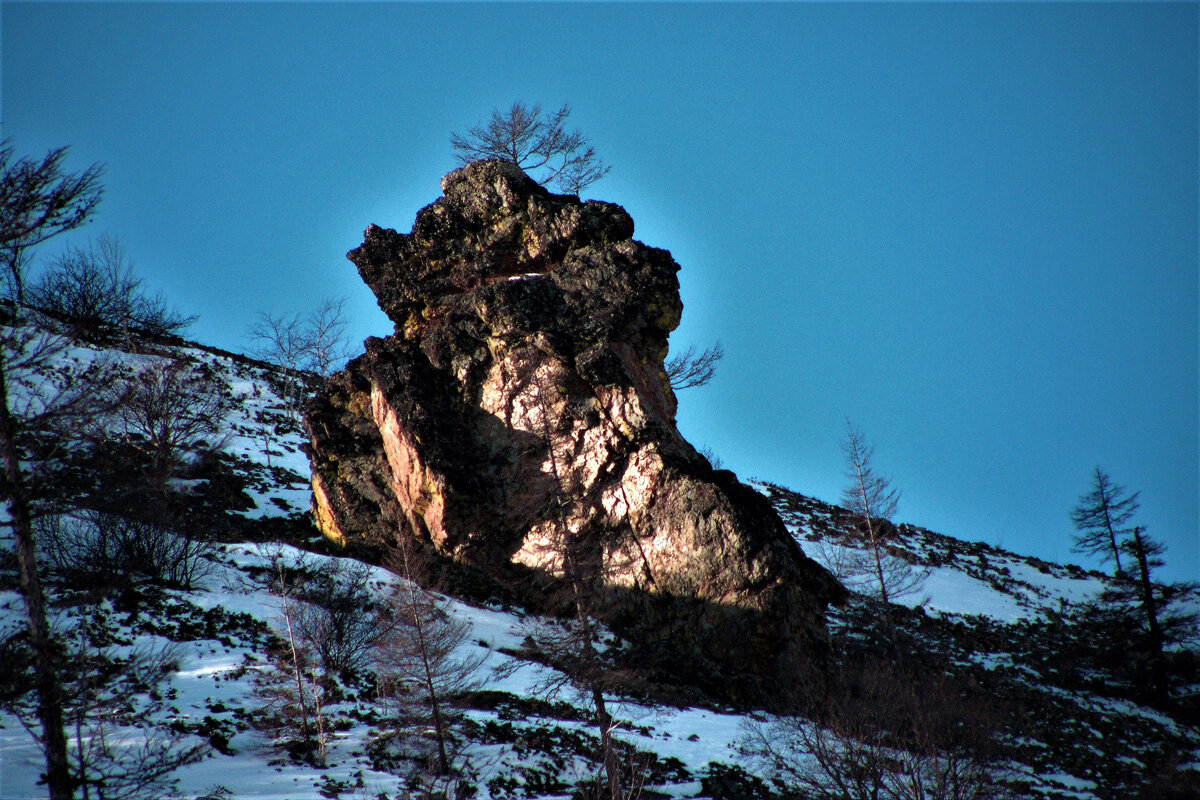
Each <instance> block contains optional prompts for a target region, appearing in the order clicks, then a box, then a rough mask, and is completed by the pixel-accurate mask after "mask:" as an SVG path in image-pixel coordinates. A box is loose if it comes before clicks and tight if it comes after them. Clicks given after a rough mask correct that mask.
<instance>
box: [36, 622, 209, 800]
mask: <svg viewBox="0 0 1200 800" xmlns="http://www.w3.org/2000/svg"><path fill="white" fill-rule="evenodd" d="M106 635H107V633H106V632H105V631H103V630H101V631H99V632H98V631H95V630H93V629H92V625H91V624H90V622H89V621H87V620H80V621H79V624H78V625H76V626H75V627H74V629H73V630H72V631H71V633H70V637H69V641H67V642H66V650H67V656H66V664H67V667H66V668H65V670H64V676H65V682H64V683H65V686H64V695H65V703H64V707H65V717H66V723H67V728H68V730H69V731H70V738H71V745H72V747H71V749H70V761H69V764H70V773H71V779H72V784H73V785H74V786H76V787H77V789H76V791H77V792H78V794H79V795H80V796H81V797H82V798H83V800H91V798H96V799H97V800H105V798H121V800H126V798H128V800H155V798H160V797H164V796H166V795H168V794H169V793H170V790H171V787H172V786H173V785H174V783H175V782H174V781H173V780H172V779H171V777H170V776H171V773H173V772H174V771H175V770H177V769H179V768H180V767H183V766H186V765H187V764H192V763H195V762H197V761H200V760H201V759H203V758H204V757H205V755H206V754H207V753H208V751H209V747H208V745H207V744H206V743H202V742H200V741H197V740H195V739H191V737H189V735H188V734H186V733H183V732H181V731H177V730H174V729H172V728H169V727H166V726H162V725H160V724H158V723H156V722H155V721H154V720H153V719H152V717H153V715H154V714H155V713H156V712H158V711H160V710H161V706H162V703H161V702H158V701H156V700H154V699H153V692H152V691H150V689H152V688H153V687H158V686H160V685H161V684H162V682H163V680H164V679H165V678H166V676H167V675H168V674H169V673H170V672H171V669H172V665H173V664H174V663H175V662H176V661H177V655H176V653H175V651H174V650H173V648H172V647H171V646H170V645H167V646H158V645H136V646H134V647H132V648H129V649H128V650H127V651H126V652H123V653H118V652H117V651H116V650H115V649H114V648H110V647H105V646H102V645H100V644H98V642H99V641H102V640H103V638H104V637H105V636H106ZM15 710H16V711H17V712H18V718H19V719H21V721H22V723H23V724H25V726H26V729H27V730H29V732H30V733H31V734H32V735H33V736H34V738H35V739H39V740H40V738H41V737H40V736H39V734H38V731H37V730H36V729H35V727H34V726H33V725H32V721H31V720H29V721H27V718H28V717H29V716H30V715H29V714H28V712H27V710H26V709H24V708H23V707H21V706H20V705H18V706H17V707H16V709H15Z"/></svg>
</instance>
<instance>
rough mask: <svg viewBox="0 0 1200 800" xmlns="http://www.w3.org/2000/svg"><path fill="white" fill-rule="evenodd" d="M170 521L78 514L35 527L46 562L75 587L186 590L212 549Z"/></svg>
mask: <svg viewBox="0 0 1200 800" xmlns="http://www.w3.org/2000/svg"><path fill="white" fill-rule="evenodd" d="M172 521H173V520H167V521H159V520H156V519H152V518H145V519H137V518H130V517H126V516H122V515H120V514H114V513H111V512H104V511H97V510H94V509H83V510H78V511H73V512H68V513H66V514H60V515H54V516H45V517H40V518H39V519H38V520H37V521H36V523H35V527H36V530H37V534H38V540H39V542H40V544H41V550H42V552H43V553H44V554H45V557H46V559H47V560H48V561H49V563H50V564H51V565H52V566H53V567H54V568H55V569H56V570H57V571H58V572H59V573H61V574H62V575H63V576H64V577H66V578H68V579H69V580H71V581H72V582H73V583H74V584H75V585H92V586H101V587H110V586H116V585H120V584H122V583H123V582H126V581H128V580H129V579H130V578H132V577H134V576H140V577H143V578H146V579H148V580H150V581H154V582H156V583H161V584H166V585H169V586H177V587H181V588H185V589H186V588H191V587H192V586H194V585H195V583H196V581H197V580H198V579H199V578H201V577H202V576H204V575H205V574H207V573H208V572H209V567H211V562H210V561H208V560H207V556H208V555H209V554H210V553H212V551H213V544H212V541H211V540H210V539H208V538H206V537H200V536H196V535H192V532H191V531H190V530H189V529H188V528H187V527H186V526H182V527H183V528H184V529H183V530H178V529H177V528H176V527H174V526H172V525H171V524H170V522H172Z"/></svg>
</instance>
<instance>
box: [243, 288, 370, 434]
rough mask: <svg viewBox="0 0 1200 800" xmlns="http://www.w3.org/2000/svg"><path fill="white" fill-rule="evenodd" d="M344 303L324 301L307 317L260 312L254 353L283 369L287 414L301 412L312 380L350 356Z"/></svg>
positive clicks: (295, 415) (253, 339)
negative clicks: (346, 337)
mask: <svg viewBox="0 0 1200 800" xmlns="http://www.w3.org/2000/svg"><path fill="white" fill-rule="evenodd" d="M345 302H346V301H345V300H344V299H337V300H324V301H322V302H321V304H320V305H318V306H317V307H316V308H315V309H313V310H312V311H310V312H308V313H307V314H299V313H297V314H290V315H289V314H271V313H268V312H265V311H264V312H261V313H260V314H259V315H258V320H257V321H256V322H255V323H254V324H253V325H251V326H250V329H249V335H250V341H251V347H252V349H251V352H253V353H254V354H255V355H256V356H258V357H259V358H262V359H264V360H266V361H270V362H271V363H273V364H277V365H278V366H280V367H282V368H283V381H284V385H283V394H284V400H285V403H286V405H287V410H288V414H289V415H290V416H291V417H292V419H293V420H298V419H299V417H300V408H301V406H302V405H303V402H304V395H305V392H306V390H307V388H308V382H309V381H310V379H311V377H312V376H314V375H315V376H320V377H324V376H326V375H329V374H330V373H331V372H332V371H333V370H334V369H336V368H338V367H340V366H341V365H342V364H343V363H344V362H345V360H346V358H347V357H348V356H349V354H350V350H349V348H348V347H347V345H346V339H345V336H346V319H345Z"/></svg>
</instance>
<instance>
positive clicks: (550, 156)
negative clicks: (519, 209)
mask: <svg viewBox="0 0 1200 800" xmlns="http://www.w3.org/2000/svg"><path fill="white" fill-rule="evenodd" d="M570 113H571V109H570V107H569V106H567V105H566V104H565V103H564V104H563V106H562V107H561V108H560V109H558V110H557V111H555V112H552V113H550V112H543V111H542V107H541V106H540V105H537V104H535V105H533V106H532V107H530V106H526V105H525V104H524V103H521V102H515V103H513V104H512V106H511V107H510V108H509V109H508V111H501V110H499V109H496V110H495V111H493V112H492V117H491V119H490V120H489V121H488V122H487V124H482V123H480V124H478V125H472V126H471V127H469V128H467V132H466V133H465V134H459V133H452V134H451V135H450V145H451V147H453V148H454V152H455V155H456V156H457V158H458V160H459V162H461V163H463V164H468V163H470V162H472V161H477V160H479V159H485V158H495V159H500V160H503V161H511V162H512V163H513V164H516V165H517V166H518V167H520V168H521V169H522V170H524V171H525V172H526V173H529V174H531V175H532V176H533V177H534V179H535V180H536V181H537V182H538V183H540V184H542V185H543V186H547V185H550V184H556V185H557V186H558V187H559V188H561V189H562V190H563V191H565V192H568V193H570V194H579V193H580V192H581V191H583V190H584V189H585V188H586V187H588V186H590V185H591V184H593V183H595V182H596V181H598V180H600V179H601V178H603V177H604V176H605V175H607V174H608V170H609V168H608V167H607V166H605V165H604V163H603V162H602V161H601V160H600V157H599V156H597V155H596V151H595V150H594V149H593V148H592V146H591V145H590V144H588V142H587V139H586V138H584V136H583V134H581V133H580V132H579V131H568V130H567V129H566V121H567V117H568V116H569V115H570Z"/></svg>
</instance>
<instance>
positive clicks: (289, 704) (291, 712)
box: [258, 545, 327, 766]
mask: <svg viewBox="0 0 1200 800" xmlns="http://www.w3.org/2000/svg"><path fill="white" fill-rule="evenodd" d="M259 552H260V554H261V555H262V556H263V557H264V558H265V559H266V560H267V562H268V564H269V566H270V580H271V591H272V592H273V593H274V594H276V595H278V596H279V597H280V598H282V603H281V604H280V617H281V618H282V620H283V623H284V633H285V634H286V636H287V641H286V642H285V645H286V648H287V652H286V654H285V659H286V660H287V661H288V662H290V663H288V664H287V665H286V666H285V667H284V668H283V669H284V672H283V680H277V679H276V676H274V675H271V676H267V677H266V678H265V679H264V680H263V681H262V682H261V683H260V685H259V687H258V694H259V695H260V696H261V697H263V698H265V699H266V701H267V705H266V706H265V707H264V710H265V711H268V712H271V713H269V714H268V715H266V716H265V717H262V718H260V722H261V723H263V724H264V725H266V726H268V727H275V728H276V729H286V730H288V731H295V730H296V728H297V725H296V722H297V719H296V717H295V714H296V713H297V712H298V713H299V715H300V718H299V720H298V721H299V723H300V724H299V726H298V728H299V733H300V736H301V737H302V740H303V741H304V743H305V744H309V745H314V746H315V749H316V754H315V755H316V758H315V760H316V763H317V765H319V766H324V764H325V754H326V745H327V740H326V733H325V715H324V710H323V709H324V705H325V694H324V690H323V689H322V687H321V686H320V684H319V682H318V681H317V678H316V675H315V674H314V670H313V664H312V659H311V655H310V652H309V650H308V649H307V648H306V647H305V643H304V641H303V640H302V639H301V637H300V634H299V630H298V624H297V615H298V614H299V613H301V611H300V609H301V608H302V606H303V604H304V601H303V600H301V599H300V598H299V597H298V587H299V585H300V583H301V582H302V580H303V575H304V572H305V569H306V564H305V561H304V558H303V557H301V558H300V560H299V561H298V562H297V563H295V564H288V559H287V556H286V550H285V548H284V547H282V546H281V545H268V546H264V547H261V548H260V551H259ZM314 734H315V736H314Z"/></svg>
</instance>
